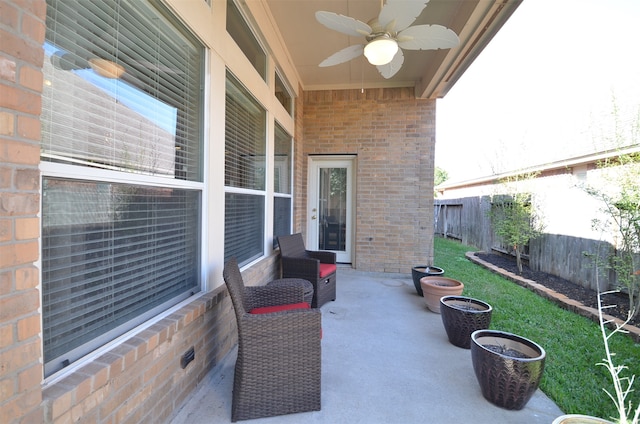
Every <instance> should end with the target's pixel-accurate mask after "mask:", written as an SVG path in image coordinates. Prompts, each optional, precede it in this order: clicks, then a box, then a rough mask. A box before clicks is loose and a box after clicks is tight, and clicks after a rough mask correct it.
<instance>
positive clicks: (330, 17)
mask: <svg viewBox="0 0 640 424" xmlns="http://www.w3.org/2000/svg"><path fill="white" fill-rule="evenodd" d="M316 19H317V20H318V22H320V23H321V24H322V25H324V26H326V27H327V28H329V29H332V30H334V31H338V32H341V33H343V34H347V35H353V36H354V37H366V36H367V35H369V34H371V27H370V26H369V25H367V24H365V23H364V22H360V21H359V20H357V19H353V18H350V17H348V16H344V15H338V14H337V13H333V12H325V11H322V10H321V11H319V12H316Z"/></svg>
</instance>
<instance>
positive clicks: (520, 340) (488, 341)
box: [471, 330, 546, 410]
mask: <svg viewBox="0 0 640 424" xmlns="http://www.w3.org/2000/svg"><path fill="white" fill-rule="evenodd" d="M545 357H546V353H545V351H544V349H543V348H542V347H541V346H540V345H538V344H537V343H535V342H532V341H531V340H529V339H526V338H524V337H521V336H518V335H515V334H511V333H505V332H503V331H497V330H477V331H474V332H473V333H472V334H471V361H472V363H473V370H474V371H475V374H476V377H477V379H478V383H480V388H481V389H482V395H483V396H484V397H485V399H487V400H488V401H489V402H491V403H493V404H494V405H497V406H499V407H501V408H505V409H514V410H519V409H522V408H524V406H525V405H526V404H527V402H528V401H529V399H531V396H533V393H534V392H535V391H536V389H537V388H538V385H539V384H540V379H541V378H542V373H543V371H544V360H545Z"/></svg>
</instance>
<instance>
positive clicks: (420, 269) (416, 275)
mask: <svg viewBox="0 0 640 424" xmlns="http://www.w3.org/2000/svg"><path fill="white" fill-rule="evenodd" d="M442 274H444V269H442V268H438V267H437V266H428V265H418V266H414V267H413V268H411V278H412V279H413V285H414V286H415V287H416V292H417V293H418V296H422V287H421V286H420V279H421V278H422V277H428V276H430V275H442Z"/></svg>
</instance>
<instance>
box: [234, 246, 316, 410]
mask: <svg viewBox="0 0 640 424" xmlns="http://www.w3.org/2000/svg"><path fill="white" fill-rule="evenodd" d="M223 277H224V281H225V283H226V285H227V289H228V290H229V295H230V296H231V302H232V303H233V308H234V309H235V314H236V319H237V322H238V359H237V360H236V366H235V376H234V381H233V400H232V406H231V421H233V422H236V421H238V420H248V419H254V418H261V417H270V416H275V415H284V414H291V413H296V412H306V411H319V410H320V370H321V346H320V339H321V331H322V330H321V312H320V310H319V309H309V307H308V305H306V304H305V306H306V307H307V309H294V310H283V311H280V312H273V313H263V314H255V313H251V312H252V310H253V311H254V312H255V308H264V307H267V306H274V305H287V304H294V303H299V302H302V301H303V287H302V286H301V285H300V284H298V285H277V286H271V287H269V286H259V287H245V286H244V282H243V280H242V275H241V274H240V269H239V268H238V263H237V261H236V260H235V259H231V260H229V261H228V262H227V263H226V264H225V266H224V271H223Z"/></svg>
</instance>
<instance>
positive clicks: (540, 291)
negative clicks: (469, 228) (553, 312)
mask: <svg viewBox="0 0 640 424" xmlns="http://www.w3.org/2000/svg"><path fill="white" fill-rule="evenodd" d="M476 253H482V252H467V253H466V254H465V256H466V257H467V259H469V260H470V261H471V262H474V263H476V264H478V265H480V266H483V267H485V268H487V269H488V270H490V271H491V272H494V273H496V274H499V275H501V276H502V277H504V278H506V279H508V280H510V281H513V282H514V283H516V284H518V285H520V286H522V287H526V288H527V289H529V290H531V291H533V292H534V293H536V294H537V295H539V296H542V297H544V298H545V299H548V300H550V301H552V302H554V303H556V304H557V305H559V306H560V307H562V308H564V309H567V310H569V311H571V312H574V313H576V314H578V315H581V316H583V317H586V318H589V319H591V320H593V321H595V322H598V310H597V309H595V308H591V307H589V306H585V305H583V304H582V303H580V302H578V301H576V300H573V299H570V298H568V297H567V296H565V295H563V294H561V293H558V292H556V291H555V290H552V289H550V288H548V287H545V286H543V285H542V284H539V283H536V282H535V281H533V280H529V279H527V278H524V277H521V276H519V275H517V274H514V273H513V272H509V271H507V270H505V269H503V268H500V267H498V266H495V265H493V264H492V263H489V262H487V261H484V260H482V259H480V258H478V257H477V256H476ZM603 316H604V319H605V321H611V322H612V323H611V325H613V323H616V324H618V325H622V324H623V323H624V322H623V321H622V320H621V319H619V318H616V317H614V316H611V315H607V314H604V315H603ZM624 329H625V330H626V331H628V332H629V333H628V335H629V337H631V338H632V339H633V340H634V341H635V342H636V343H640V328H638V327H636V326H633V325H630V324H627V325H625V326H624Z"/></svg>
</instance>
